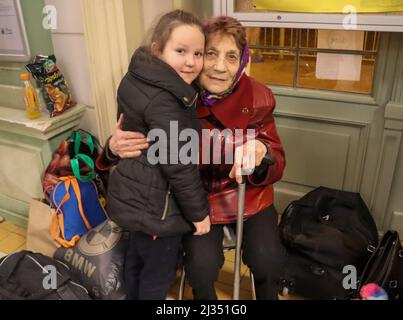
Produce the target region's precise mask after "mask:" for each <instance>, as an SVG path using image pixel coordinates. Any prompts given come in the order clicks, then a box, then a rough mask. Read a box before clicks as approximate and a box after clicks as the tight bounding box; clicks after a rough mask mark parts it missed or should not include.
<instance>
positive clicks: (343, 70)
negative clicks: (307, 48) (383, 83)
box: [316, 30, 364, 81]
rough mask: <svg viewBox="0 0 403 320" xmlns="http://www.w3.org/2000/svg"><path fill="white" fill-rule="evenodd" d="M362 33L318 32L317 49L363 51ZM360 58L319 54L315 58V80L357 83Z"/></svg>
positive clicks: (346, 55) (359, 71)
mask: <svg viewBox="0 0 403 320" xmlns="http://www.w3.org/2000/svg"><path fill="white" fill-rule="evenodd" d="M363 45H364V31H344V30H318V49H320V48H322V49H342V50H363ZM361 62H362V56H361V55H355V54H335V53H321V52H319V53H318V54H317V58H316V78H318V79H327V80H352V81H359V80H360V75H361Z"/></svg>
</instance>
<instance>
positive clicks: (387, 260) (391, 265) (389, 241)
mask: <svg viewBox="0 0 403 320" xmlns="http://www.w3.org/2000/svg"><path fill="white" fill-rule="evenodd" d="M368 283H376V284H378V285H379V286H381V287H382V288H384V289H385V290H386V292H387V294H388V299H389V300H403V248H402V245H401V242H400V237H399V233H398V232H396V231H393V230H389V231H387V232H386V233H385V234H384V235H383V237H382V239H381V241H380V242H379V245H378V247H376V248H375V250H374V251H373V253H372V255H371V257H370V258H369V260H368V262H367V264H366V265H365V267H364V270H363V272H362V274H361V276H360V279H359V281H358V289H357V292H356V294H355V297H358V296H359V292H360V289H361V288H362V286H364V285H365V284H368Z"/></svg>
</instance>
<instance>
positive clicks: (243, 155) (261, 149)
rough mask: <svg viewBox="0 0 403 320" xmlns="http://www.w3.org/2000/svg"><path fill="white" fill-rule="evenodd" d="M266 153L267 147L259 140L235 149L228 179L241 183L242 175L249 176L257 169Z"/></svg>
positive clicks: (248, 142)
mask: <svg viewBox="0 0 403 320" xmlns="http://www.w3.org/2000/svg"><path fill="white" fill-rule="evenodd" d="M266 153H267V147H266V146H265V144H264V143H263V142H261V141H259V140H256V139H254V140H249V141H247V142H246V143H245V144H243V145H242V146H239V147H237V148H236V149H235V162H234V165H233V166H232V169H231V172H230V173H229V177H230V178H235V179H236V181H237V182H238V183H239V184H241V183H242V175H249V174H252V173H253V170H254V169H255V168H256V167H258V166H259V165H260V164H261V163H262V160H263V158H264V156H265V155H266Z"/></svg>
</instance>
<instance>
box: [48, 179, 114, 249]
mask: <svg viewBox="0 0 403 320" xmlns="http://www.w3.org/2000/svg"><path fill="white" fill-rule="evenodd" d="M60 180H61V181H60V182H59V183H58V184H57V185H56V187H55V188H54V190H53V191H52V194H51V197H50V200H51V203H52V207H53V208H54V209H55V213H54V216H53V221H52V225H51V230H50V231H51V234H52V236H53V237H54V238H55V239H56V241H57V242H59V243H60V244H61V245H62V246H64V247H66V248H71V247H73V246H74V245H75V244H76V243H77V242H78V240H79V239H80V237H81V236H82V235H83V234H85V233H87V232H88V231H89V230H91V229H92V228H94V227H96V226H98V225H99V224H101V223H102V222H104V221H105V220H106V218H107V215H106V212H105V210H104V208H103V207H102V205H101V203H100V202H99V198H98V192H97V188H96V185H95V183H94V182H92V181H86V182H85V181H84V182H83V181H79V180H78V179H77V178H76V177H74V176H68V177H60Z"/></svg>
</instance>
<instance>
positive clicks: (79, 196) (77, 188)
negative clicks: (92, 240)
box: [71, 178, 92, 230]
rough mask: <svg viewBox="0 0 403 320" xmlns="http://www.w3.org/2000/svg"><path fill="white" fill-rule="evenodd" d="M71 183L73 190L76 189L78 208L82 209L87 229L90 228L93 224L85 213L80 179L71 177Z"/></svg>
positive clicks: (81, 212)
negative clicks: (79, 183)
mask: <svg viewBox="0 0 403 320" xmlns="http://www.w3.org/2000/svg"><path fill="white" fill-rule="evenodd" d="M71 185H72V187H73V190H74V192H75V194H76V197H77V202H78V209H79V211H80V216H81V218H82V219H83V221H84V223H85V226H86V227H87V229H88V230H90V229H92V226H91V224H90V222H89V221H88V220H87V217H86V216H85V214H84V209H83V202H82V199H81V191H80V186H79V185H78V181H77V179H76V178H71Z"/></svg>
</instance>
